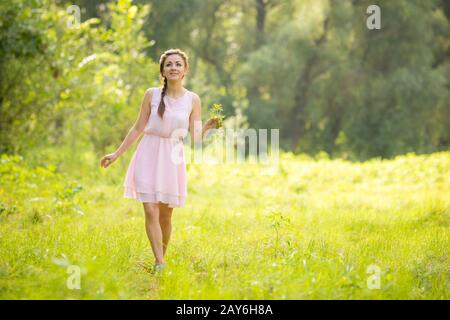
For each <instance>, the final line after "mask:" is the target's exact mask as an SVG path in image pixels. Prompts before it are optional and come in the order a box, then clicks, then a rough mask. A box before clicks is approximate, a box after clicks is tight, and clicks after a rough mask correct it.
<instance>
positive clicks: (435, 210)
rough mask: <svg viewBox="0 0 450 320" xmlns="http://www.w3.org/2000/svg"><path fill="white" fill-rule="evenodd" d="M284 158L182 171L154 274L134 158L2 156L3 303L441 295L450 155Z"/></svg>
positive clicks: (445, 282) (445, 289) (445, 284)
mask: <svg viewBox="0 0 450 320" xmlns="http://www.w3.org/2000/svg"><path fill="white" fill-rule="evenodd" d="M280 156H281V158H280V163H279V167H278V168H277V170H276V171H270V170H268V169H267V167H264V166H262V165H257V164H223V165H202V164H190V165H189V166H188V175H189V176H188V178H189V189H188V200H187V203H186V207H185V208H181V209H175V211H174V214H173V231H172V238H171V243H170V246H169V251H168V255H167V257H166V261H167V269H166V271H165V272H164V273H163V274H161V275H154V274H152V273H150V272H148V271H147V270H146V269H145V268H143V267H142V265H143V264H144V265H145V264H147V265H151V263H152V262H153V257H152V253H151V250H150V245H149V243H148V240H147V237H146V235H145V230H144V219H143V208H142V205H141V204H139V203H137V202H135V201H133V200H129V199H123V198H122V192H123V190H122V181H123V174H124V166H123V165H124V164H125V165H126V163H127V161H128V160H129V155H128V156H127V157H128V158H124V159H122V160H121V161H123V162H121V161H118V163H117V164H115V165H113V166H112V167H111V168H110V169H108V170H100V168H97V167H95V166H94V165H93V164H92V163H89V164H88V163H87V162H86V163H83V164H80V168H79V169H78V170H77V171H65V170H67V168H64V167H61V168H60V169H59V171H58V170H57V169H55V168H56V167H53V166H49V167H46V168H44V167H39V166H36V167H34V166H31V165H29V164H27V162H26V161H25V160H23V159H22V158H20V157H15V158H12V157H6V156H2V158H1V164H0V175H1V181H2V184H1V186H0V244H1V245H0V298H1V299H332V298H336V299H399V298H403V299H404V298H408V299H448V298H449V279H448V265H449V259H448V248H449V247H450V241H449V240H450V239H449V229H448V228H449V222H450V219H449V218H450V217H449V214H450V191H449V190H450V183H449V170H450V153H448V152H442V153H435V154H431V155H420V156H417V155H412V154H409V155H405V156H399V157H397V158H395V159H393V160H384V161H381V160H371V161H367V162H363V163H352V162H347V161H344V160H328V159H326V158H323V159H313V158H310V157H307V156H303V155H300V156H294V155H293V154H291V153H283V154H281V155H280ZM87 158H90V157H89V156H88V157H87ZM91 158H95V157H91ZM68 172H71V173H73V174H69V175H68V174H67V173H68ZM68 177H70V179H69V178H68ZM69 265H76V266H79V267H80V270H81V288H80V289H79V290H76V289H75V290H73V289H72V290H71V289H69V288H68V287H67V279H68V277H69V274H68V273H67V267H68V266H69ZM370 265H376V266H377V267H378V268H379V270H380V288H379V289H370V288H368V285H367V281H368V278H369V276H370V274H369V273H368V272H367V268H368V266H370Z"/></svg>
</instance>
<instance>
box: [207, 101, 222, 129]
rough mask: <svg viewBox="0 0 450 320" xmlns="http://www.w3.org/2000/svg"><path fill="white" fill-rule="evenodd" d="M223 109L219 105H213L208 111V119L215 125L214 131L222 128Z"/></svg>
mask: <svg viewBox="0 0 450 320" xmlns="http://www.w3.org/2000/svg"><path fill="white" fill-rule="evenodd" d="M222 111H223V108H222V105H221V104H220V103H214V104H213V105H212V107H211V109H209V117H210V119H212V120H213V121H214V122H215V124H216V129H218V128H221V127H222V126H223V119H224V118H225V116H224V115H223V114H222Z"/></svg>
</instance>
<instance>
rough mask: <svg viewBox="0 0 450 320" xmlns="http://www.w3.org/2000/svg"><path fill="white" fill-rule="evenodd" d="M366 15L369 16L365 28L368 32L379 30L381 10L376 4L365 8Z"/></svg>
mask: <svg viewBox="0 0 450 320" xmlns="http://www.w3.org/2000/svg"><path fill="white" fill-rule="evenodd" d="M366 13H367V14H370V16H369V17H368V18H367V20H366V26H367V29H369V30H374V29H377V30H380V29H381V8H380V7H379V6H377V5H376V4H372V5H370V6H368V7H367V9H366Z"/></svg>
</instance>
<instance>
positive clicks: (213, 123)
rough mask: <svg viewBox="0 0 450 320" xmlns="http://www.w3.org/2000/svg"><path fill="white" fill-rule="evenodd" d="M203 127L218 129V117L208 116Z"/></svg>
mask: <svg viewBox="0 0 450 320" xmlns="http://www.w3.org/2000/svg"><path fill="white" fill-rule="evenodd" d="M205 127H206V128H207V129H218V128H219V119H217V118H209V119H208V121H206V123H205Z"/></svg>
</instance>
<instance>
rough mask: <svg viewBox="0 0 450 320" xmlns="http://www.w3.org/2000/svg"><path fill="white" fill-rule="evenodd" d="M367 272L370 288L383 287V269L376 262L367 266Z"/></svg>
mask: <svg viewBox="0 0 450 320" xmlns="http://www.w3.org/2000/svg"><path fill="white" fill-rule="evenodd" d="M366 273H367V274H368V275H369V276H368V278H367V283H366V284H367V288H368V289H370V290H374V289H380V288H381V269H380V267H379V266H377V265H376V264H371V265H370V266H368V267H367V269H366Z"/></svg>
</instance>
